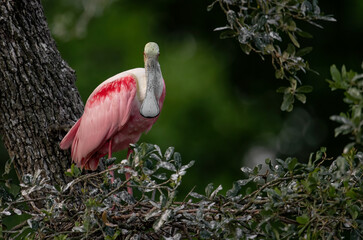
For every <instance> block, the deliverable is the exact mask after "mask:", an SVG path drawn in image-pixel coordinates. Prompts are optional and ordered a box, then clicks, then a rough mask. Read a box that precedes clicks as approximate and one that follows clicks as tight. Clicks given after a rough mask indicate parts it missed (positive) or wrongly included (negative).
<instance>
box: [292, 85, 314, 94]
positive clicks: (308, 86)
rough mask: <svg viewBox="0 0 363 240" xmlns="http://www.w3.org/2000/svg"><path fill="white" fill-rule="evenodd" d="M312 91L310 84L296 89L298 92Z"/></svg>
mask: <svg viewBox="0 0 363 240" xmlns="http://www.w3.org/2000/svg"><path fill="white" fill-rule="evenodd" d="M312 91H313V87H312V86H310V85H305V86H301V87H299V88H297V89H296V92H298V93H310V92H312Z"/></svg>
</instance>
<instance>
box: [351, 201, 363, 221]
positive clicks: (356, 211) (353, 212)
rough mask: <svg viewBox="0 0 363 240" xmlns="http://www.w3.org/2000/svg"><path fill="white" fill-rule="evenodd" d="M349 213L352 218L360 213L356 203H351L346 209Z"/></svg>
mask: <svg viewBox="0 0 363 240" xmlns="http://www.w3.org/2000/svg"><path fill="white" fill-rule="evenodd" d="M348 211H349V213H350V215H351V216H352V218H353V220H355V219H357V217H358V216H359V213H360V211H361V210H360V208H359V206H357V205H355V204H354V205H351V206H350V207H349V209H348Z"/></svg>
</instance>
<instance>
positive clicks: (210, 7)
mask: <svg viewBox="0 0 363 240" xmlns="http://www.w3.org/2000/svg"><path fill="white" fill-rule="evenodd" d="M217 2H218V1H214V2H212V3H211V4H210V5H208V7H207V11H208V12H210V11H212V9H213V7H214V4H216V3H217Z"/></svg>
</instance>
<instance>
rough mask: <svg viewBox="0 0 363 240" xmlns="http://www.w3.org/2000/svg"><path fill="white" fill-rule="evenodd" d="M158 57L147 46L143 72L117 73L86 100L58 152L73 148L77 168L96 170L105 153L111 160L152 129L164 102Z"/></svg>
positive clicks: (153, 45) (152, 47) (150, 45)
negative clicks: (113, 155) (81, 112)
mask: <svg viewBox="0 0 363 240" xmlns="http://www.w3.org/2000/svg"><path fill="white" fill-rule="evenodd" d="M158 57H159V46H158V45H157V44H156V43H153V42H150V43H147V44H146V45H145V50H144V62H145V68H134V69H131V70H128V71H125V72H122V73H119V74H117V75H115V76H113V77H111V78H109V79H107V80H106V81H104V82H103V83H101V84H100V85H99V86H98V87H97V88H96V89H95V90H94V91H93V92H92V94H91V95H90V96H89V98H88V100H87V102H86V106H85V108H84V113H83V115H82V117H81V118H80V119H79V120H78V121H77V122H76V123H75V124H74V126H73V127H72V128H71V130H69V132H68V133H67V135H66V136H65V137H64V138H63V140H62V141H61V143H60V148H61V149H68V148H69V147H71V146H72V151H71V155H72V159H73V161H74V162H75V163H76V164H77V166H78V167H80V168H85V169H90V170H96V169H97V167H98V163H99V159H100V158H101V157H103V156H105V155H106V154H107V153H108V155H109V158H111V155H112V152H116V151H120V150H123V149H126V148H128V147H129V144H130V143H136V142H137V141H138V140H139V138H140V136H141V134H142V133H143V132H148V131H149V130H150V129H151V127H152V126H153V124H154V123H155V121H156V120H157V119H158V116H159V113H160V111H161V108H162V106H163V102H164V99H165V83H164V79H163V77H162V74H161V70H160V65H159V62H158ZM129 153H130V148H129V151H128V155H129ZM126 177H127V176H126Z"/></svg>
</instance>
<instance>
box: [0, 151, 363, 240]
mask: <svg viewBox="0 0 363 240" xmlns="http://www.w3.org/2000/svg"><path fill="white" fill-rule="evenodd" d="M133 149H134V154H133V155H132V157H130V159H129V160H124V161H122V162H121V163H119V164H114V165H113V166H112V167H110V168H109V169H107V170H104V171H102V172H96V173H89V174H83V175H79V174H80V172H79V169H77V168H76V167H72V169H71V170H70V171H69V173H68V175H70V176H74V179H73V180H72V181H71V182H70V183H68V184H67V185H66V186H62V187H59V188H56V187H54V186H51V185H50V184H49V183H48V179H46V178H43V177H41V174H40V173H37V174H35V175H34V176H30V175H27V176H25V177H24V179H23V180H24V184H22V190H21V191H20V192H19V193H18V195H17V196H10V195H9V193H7V191H6V189H5V188H0V189H1V195H0V196H1V201H2V204H1V207H0V215H1V217H2V219H3V222H2V225H1V234H2V237H5V238H6V239H12V238H13V239H187V238H189V239H191V238H193V239H195V238H198V239H334V238H339V239H340V238H343V237H347V238H349V237H350V238H351V239H361V238H362V237H363V236H362V234H361V233H362V232H363V215H362V209H363V200H362V199H363V181H362V175H363V154H362V153H360V152H356V151H355V150H351V151H349V152H348V153H346V154H343V155H342V156H340V157H338V158H337V159H335V160H332V159H329V158H327V156H326V149H324V148H322V149H321V150H320V151H318V152H317V153H315V154H312V155H311V157H310V159H309V162H308V163H307V164H302V163H299V162H298V161H297V159H296V158H287V159H286V160H281V159H276V161H275V163H273V162H272V161H270V160H266V165H265V166H264V167H265V168H266V169H267V170H262V165H258V166H256V167H255V168H253V169H250V168H246V167H243V168H242V169H241V174H242V175H243V178H242V179H240V180H238V181H236V182H234V183H233V186H232V188H231V189H229V190H227V191H226V194H221V193H220V191H221V190H222V186H218V187H217V188H214V187H213V184H209V185H208V186H207V187H206V188H205V192H204V193H196V192H193V191H190V193H189V194H187V195H186V196H182V197H181V198H180V197H179V198H180V199H182V200H181V201H177V200H176V194H177V190H178V188H179V187H180V183H181V180H182V178H183V176H184V175H185V173H186V170H187V169H188V168H189V167H191V165H192V164H193V162H190V163H189V164H187V165H183V164H182V162H181V157H180V154H179V153H177V152H174V149H173V148H168V149H167V150H166V152H165V153H164V154H162V152H161V151H160V148H159V147H158V146H156V145H152V144H140V145H135V146H134V148H133ZM325 165H326V166H325ZM126 166H129V167H131V168H129V167H126ZM111 170H113V171H115V172H118V174H120V176H117V174H116V177H115V180H114V181H113V183H112V181H111V175H110V174H109V173H110V171H111ZM125 172H129V173H130V174H131V175H132V177H131V179H130V181H125V180H124V179H122V180H121V179H120V177H121V178H123V174H124V173H125ZM127 186H129V187H132V189H133V191H134V195H133V196H131V195H129V194H128V193H127V191H126V187H127ZM35 191H42V192H43V193H44V198H41V199H32V198H31V194H32V192H35ZM41 202H42V203H43V204H44V205H43V206H42V207H41V206H39V203H41ZM26 203H27V204H26ZM14 215H21V216H24V217H23V219H22V220H21V221H20V222H19V224H18V225H15V226H13V227H11V228H10V227H9V225H8V223H7V222H8V221H7V219H9V218H11V217H12V216H14Z"/></svg>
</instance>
